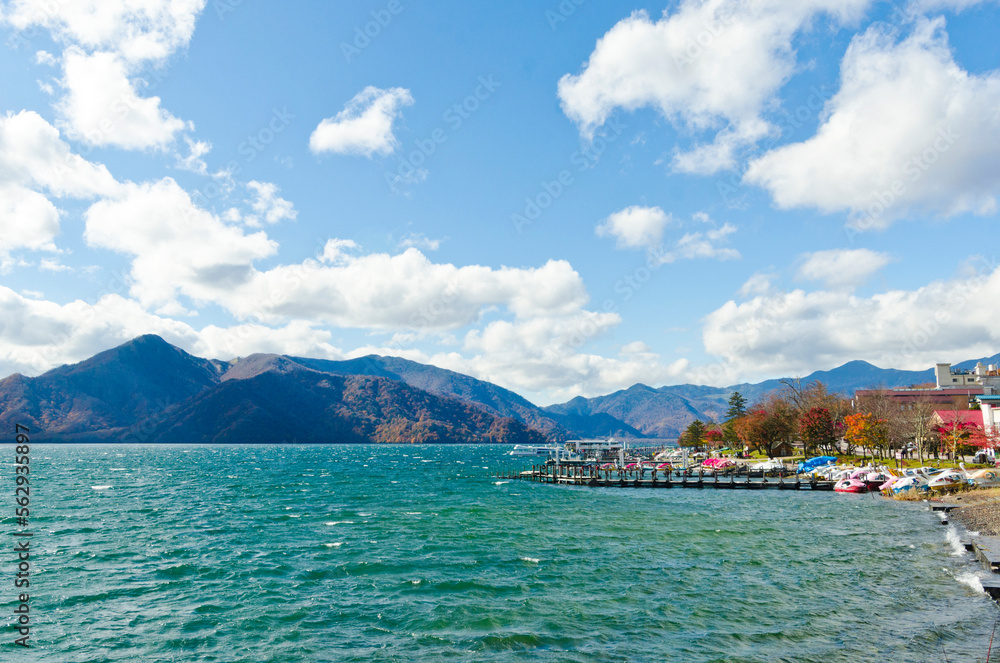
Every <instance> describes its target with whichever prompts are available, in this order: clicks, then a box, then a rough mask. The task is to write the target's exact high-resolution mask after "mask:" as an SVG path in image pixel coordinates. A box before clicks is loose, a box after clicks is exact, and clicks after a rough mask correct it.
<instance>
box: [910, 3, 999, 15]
mask: <svg viewBox="0 0 1000 663" xmlns="http://www.w3.org/2000/svg"><path fill="white" fill-rule="evenodd" d="M987 2H996V0H912V1H911V2H910V5H909V7H908V9H910V10H911V11H913V12H918V13H925V12H929V11H933V10H935V9H952V10H955V11H962V10H963V9H967V8H968V7H973V6H975V5H982V4H985V3H987Z"/></svg>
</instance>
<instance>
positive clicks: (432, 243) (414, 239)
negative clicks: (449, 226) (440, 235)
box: [397, 233, 444, 251]
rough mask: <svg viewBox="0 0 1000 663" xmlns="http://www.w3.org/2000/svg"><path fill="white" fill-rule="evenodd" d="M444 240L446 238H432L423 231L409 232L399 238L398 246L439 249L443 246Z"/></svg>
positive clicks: (430, 249)
mask: <svg viewBox="0 0 1000 663" xmlns="http://www.w3.org/2000/svg"><path fill="white" fill-rule="evenodd" d="M442 241H444V240H440V239H431V238H429V237H427V236H426V235H424V234H423V233H407V234H406V235H403V237H402V238H401V239H400V240H399V243H398V244H397V246H399V247H400V248H402V249H408V248H410V247H413V248H416V249H422V250H424V251H437V250H438V249H440V248H441V242H442Z"/></svg>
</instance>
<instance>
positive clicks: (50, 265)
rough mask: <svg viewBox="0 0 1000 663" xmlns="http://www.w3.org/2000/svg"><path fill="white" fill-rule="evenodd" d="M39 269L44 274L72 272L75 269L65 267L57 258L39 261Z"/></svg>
mask: <svg viewBox="0 0 1000 663" xmlns="http://www.w3.org/2000/svg"><path fill="white" fill-rule="evenodd" d="M38 269H40V270H42V271H43V272H71V271H73V268H72V267H70V266H68V265H64V264H62V263H61V262H59V261H58V260H57V259H56V258H42V259H41V260H39V261H38Z"/></svg>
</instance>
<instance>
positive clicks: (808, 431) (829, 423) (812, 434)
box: [799, 407, 837, 456]
mask: <svg viewBox="0 0 1000 663" xmlns="http://www.w3.org/2000/svg"><path fill="white" fill-rule="evenodd" d="M799 437H800V438H801V439H802V444H803V446H804V447H805V453H806V455H807V456H808V455H811V454H812V453H813V452H815V451H816V450H817V449H819V448H828V449H832V448H833V445H834V443H835V442H836V441H837V432H836V427H835V425H834V422H833V416H832V415H831V414H830V411H829V410H828V409H826V408H825V407H813V408H810V409H809V410H808V411H806V412H805V413H804V414H803V415H801V416H800V417H799Z"/></svg>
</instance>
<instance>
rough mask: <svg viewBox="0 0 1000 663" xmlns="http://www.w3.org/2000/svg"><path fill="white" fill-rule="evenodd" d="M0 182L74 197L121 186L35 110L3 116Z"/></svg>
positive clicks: (100, 192)
mask: <svg viewBox="0 0 1000 663" xmlns="http://www.w3.org/2000/svg"><path fill="white" fill-rule="evenodd" d="M0 182H4V183H9V184H18V185H21V186H29V187H37V188H43V189H47V190H48V191H49V192H50V193H51V194H52V195H54V196H57V197H71V198H90V197H93V196H98V195H108V194H112V193H114V192H115V191H116V190H117V187H118V183H117V182H116V181H115V179H114V178H113V177H112V176H111V173H109V172H108V169H107V168H105V167H104V166H103V165H101V164H95V163H92V162H89V161H87V160H86V159H84V158H82V157H80V156H79V155H77V154H73V152H72V150H71V149H70V147H69V145H68V144H67V143H66V142H65V141H63V140H62V139H61V138H60V137H59V131H58V130H57V129H56V128H55V127H53V126H52V125H51V124H49V123H48V122H46V121H45V120H44V119H43V118H42V117H41V116H40V115H39V114H38V113H36V112H34V111H21V112H20V113H17V114H12V113H9V112H8V113H7V115H6V116H5V117H0Z"/></svg>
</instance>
